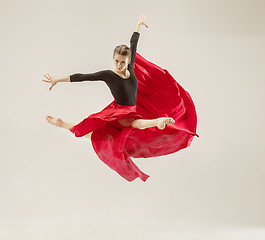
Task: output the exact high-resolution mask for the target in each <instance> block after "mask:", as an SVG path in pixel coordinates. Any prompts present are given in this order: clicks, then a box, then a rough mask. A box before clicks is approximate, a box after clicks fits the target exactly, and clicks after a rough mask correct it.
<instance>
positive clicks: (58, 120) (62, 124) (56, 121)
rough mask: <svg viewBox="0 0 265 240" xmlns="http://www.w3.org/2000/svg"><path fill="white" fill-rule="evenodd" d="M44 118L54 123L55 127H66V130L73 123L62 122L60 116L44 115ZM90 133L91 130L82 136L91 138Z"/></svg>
mask: <svg viewBox="0 0 265 240" xmlns="http://www.w3.org/2000/svg"><path fill="white" fill-rule="evenodd" d="M46 120H47V121H48V122H49V123H51V124H53V125H55V126H56V127H62V128H65V129H67V130H69V128H70V127H72V126H74V125H75V124H74V123H68V122H64V121H63V120H62V119H61V118H54V117H52V116H46ZM91 134H92V132H90V133H88V134H86V135H84V137H87V138H91Z"/></svg>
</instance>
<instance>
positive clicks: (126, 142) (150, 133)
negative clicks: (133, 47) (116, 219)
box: [69, 53, 199, 182]
mask: <svg viewBox="0 0 265 240" xmlns="http://www.w3.org/2000/svg"><path fill="white" fill-rule="evenodd" d="M134 72H135V75H136V77H137V79H138V89H137V101H136V105H135V106H125V105H120V104H117V103H116V102H115V100H114V101H113V102H111V103H110V104H109V105H108V106H106V107H105V108H104V109H103V110H102V111H100V112H97V113H93V114H91V115H89V116H88V117H87V118H85V119H84V120H83V121H81V122H80V123H78V124H77V125H75V126H72V127H71V128H70V129H69V130H70V131H71V132H72V133H74V134H75V136H76V137H82V136H84V135H85V134H87V133H89V132H91V131H93V133H92V135H91V141H92V146H93V148H94V150H95V152H96V154H97V155H98V157H99V158H100V159H101V160H102V161H103V162H104V163H105V164H107V165H108V166H109V167H110V168H111V169H113V170H114V171H116V172H117V173H118V174H119V175H120V176H121V177H123V178H124V179H126V180H127V181H129V182H131V181H133V180H135V179H136V178H137V177H139V178H140V179H141V180H142V181H144V182H145V181H146V180H147V178H148V177H150V176H149V175H147V174H145V173H143V172H142V171H141V170H140V169H139V168H138V167H137V166H136V165H135V164H134V162H133V161H132V159H131V157H133V158H150V157H157V156H162V155H167V154H171V153H174V152H177V151H179V150H180V149H183V148H186V147H188V146H190V144H191V141H192V140H193V138H194V136H197V137H199V135H198V134H196V127H197V126H196V125H197V115H196V110H195V106H194V103H193V101H192V99H191V97H190V94H189V93H188V92H187V91H185V90H184V89H183V88H182V87H181V86H180V84H179V83H177V82H176V80H175V79H174V78H173V77H172V76H171V75H170V74H169V72H168V71H167V70H166V69H163V68H161V67H159V66H157V65H156V64H154V63H152V62H150V61H148V60H146V59H145V58H143V57H142V56H141V55H140V54H139V53H136V58H135V63H134ZM159 117H172V118H173V119H174V120H175V123H174V124H166V127H165V128H164V129H159V128H158V127H151V128H146V129H138V128H133V127H124V126H122V125H121V124H119V123H118V121H116V120H117V119H122V118H134V119H139V118H142V119H155V118H159Z"/></svg>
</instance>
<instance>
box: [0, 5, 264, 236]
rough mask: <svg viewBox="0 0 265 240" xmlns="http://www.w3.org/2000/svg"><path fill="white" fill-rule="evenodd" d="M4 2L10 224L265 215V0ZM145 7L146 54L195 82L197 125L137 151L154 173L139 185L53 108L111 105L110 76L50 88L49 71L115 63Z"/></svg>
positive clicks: (64, 112) (250, 219)
mask: <svg viewBox="0 0 265 240" xmlns="http://www.w3.org/2000/svg"><path fill="white" fill-rule="evenodd" d="M0 13H1V14H0V19H1V23H0V25H1V40H0V41H1V45H0V50H1V55H0V65H1V88H0V91H1V92H0V94H1V95H0V100H1V101H0V109H1V111H0V117H1V118H0V122H1V127H0V146H1V161H0V164H1V165H0V188H1V192H0V226H1V228H0V230H1V231H0V236H1V234H3V236H8V233H9V232H8V231H11V230H12V228H11V226H20V224H26V225H27V228H28V231H29V232H30V231H31V229H32V228H31V224H39V225H38V226H41V225H43V226H44V225H45V226H46V225H49V224H51V225H53V226H56V225H60V226H62V225H65V226H69V227H70V228H71V226H74V225H75V224H80V225H82V224H90V226H91V224H105V225H108V224H114V223H115V224H167V223H170V224H172V223H176V224H178V223H179V224H182V223H187V224H189V223H195V224H196V223H198V224H204V223H205V224H217V225H218V224H241V225H264V224H265V208H264V202H265V188H264V182H265V174H264V169H265V161H264V154H265V151H264V145H265V144H264V132H265V131H264V130H265V127H264V120H265V119H264V117H265V108H264V102H265V97H264V87H265V83H264V77H265V68H264V63H265V45H264V42H265V35H264V34H265V28H264V23H265V14H264V13H265V2H264V1H258V0H256V1H253V0H252V1H250V0H243V1H239V0H238V1H236V0H232V1H231V0H229V1H228V0H224V1H217V0H213V1H210V0H200V1H196V0H188V1H184V0H183V1H177V0H174V1H173V0H171V1H170V0H165V1H151V0H150V1H140V0H136V1H121V0H119V1H118V0H117V1H107V0H101V1H100V0H99V1H85V0H83V1H59V0H53V1H50V0H47V1H33V0H26V1H7V0H1V1H0ZM142 13H143V14H146V16H147V24H148V26H149V28H146V27H144V26H142V27H141V29H140V38H139V42H138V47H137V52H139V53H140V54H141V55H142V56H143V57H144V58H146V59H147V60H149V61H151V62H153V63H155V64H157V65H159V66H161V67H162V68H165V69H167V70H168V71H169V72H170V73H171V75H172V76H174V78H175V79H176V80H177V81H178V82H179V83H180V84H181V86H182V87H183V88H184V89H185V90H187V91H188V92H189V93H190V95H191V97H192V99H193V101H194V104H195V107H196V111H197V116H198V125H197V133H198V134H199V135H200V137H199V138H197V137H194V140H193V142H192V144H191V146H190V147H188V148H186V149H183V150H181V151H179V152H177V153H174V154H171V155H168V156H163V157H158V158H148V159H133V161H134V162H135V163H136V165H138V166H139V168H140V169H141V170H142V171H143V172H145V173H147V174H148V175H150V178H149V179H148V180H147V181H146V182H142V181H141V180H140V179H139V178H137V179H136V180H135V181H133V182H131V183H129V182H127V181H126V180H125V179H123V178H122V177H120V176H119V175H118V174H117V173H116V172H114V171H113V170H112V169H110V168H109V167H108V166H107V165H105V164H104V163H103V162H101V160H100V159H99V158H98V157H97V155H96V154H95V152H94V150H93V148H92V145H91V141H90V140H89V139H87V138H84V137H83V138H76V137H75V136H74V135H73V134H72V133H71V132H70V131H67V130H65V129H62V128H57V127H55V126H53V125H51V124H48V123H47V121H46V119H45V116H46V115H51V116H54V117H61V118H62V119H63V120H64V121H69V122H73V123H78V122H80V121H81V120H83V119H84V118H85V117H87V116H88V115H90V114H91V113H93V112H98V111H101V110H102V109H103V108H104V107H105V106H106V105H107V104H109V103H110V102H111V101H112V100H113V97H112V95H111V93H110V91H109V89H108V88H107V86H106V85H105V83H104V82H101V81H95V82H82V83H59V84H57V85H56V86H55V87H54V88H53V89H52V90H51V91H49V90H48V89H49V87H50V85H49V84H48V83H45V82H43V81H42V79H45V78H44V76H43V75H44V74H47V73H49V74H50V75H52V76H55V77H56V78H60V77H65V76H69V75H70V74H73V73H77V72H81V73H90V72H95V71H99V70H102V69H112V68H113V66H114V65H113V60H112V53H113V49H114V47H115V46H116V45H119V44H126V45H128V46H129V40H130V37H131V34H132V32H133V31H134V29H135V27H136V23H137V21H138V17H139V15H140V14H142ZM84 228H86V227H85V226H84ZM13 232H15V231H13ZM5 234H6V235H5ZM3 239H4V238H3ZM6 239H11V238H6ZM20 239H22V238H20ZM27 239H29V238H27ZM36 239H37V238H36ZM38 239H41V238H38ZM46 239H48V238H46ZM64 239H66V238H64ZM79 239H81V238H79ZM161 239H162V238H161Z"/></svg>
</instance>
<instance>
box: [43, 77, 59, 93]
mask: <svg viewBox="0 0 265 240" xmlns="http://www.w3.org/2000/svg"><path fill="white" fill-rule="evenodd" d="M47 75H48V76H49V77H47V76H46V75H44V76H45V77H46V78H47V79H48V81H47V80H43V79H42V81H44V82H47V83H50V84H51V87H50V88H49V90H51V89H52V88H53V86H55V85H56V84H57V81H56V79H55V78H54V77H51V76H50V75H49V74H47Z"/></svg>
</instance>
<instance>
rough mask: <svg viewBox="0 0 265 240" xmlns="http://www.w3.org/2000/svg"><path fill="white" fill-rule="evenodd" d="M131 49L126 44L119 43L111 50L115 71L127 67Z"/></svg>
mask: <svg viewBox="0 0 265 240" xmlns="http://www.w3.org/2000/svg"><path fill="white" fill-rule="evenodd" d="M131 55H132V52H131V49H130V48H129V47H127V46H126V45H123V44H122V45H119V46H117V47H115V49H114V52H113V60H114V65H115V68H116V70H117V71H119V72H121V71H123V70H124V69H125V68H127V66H128V64H129V63H130V62H131Z"/></svg>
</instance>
